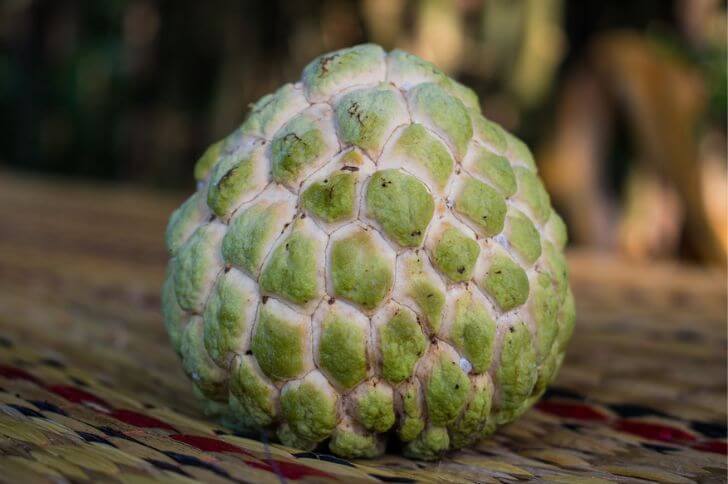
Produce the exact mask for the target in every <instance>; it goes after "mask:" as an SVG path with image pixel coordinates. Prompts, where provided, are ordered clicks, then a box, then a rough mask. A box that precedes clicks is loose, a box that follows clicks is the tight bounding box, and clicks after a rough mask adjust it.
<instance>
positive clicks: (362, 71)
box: [303, 44, 385, 102]
mask: <svg viewBox="0 0 728 484" xmlns="http://www.w3.org/2000/svg"><path fill="white" fill-rule="evenodd" d="M384 56H385V53H384V50H383V49H382V48H381V47H379V46H378V45H374V44H362V45H357V46H355V47H350V48H347V49H341V50H337V51H335V52H330V53H328V54H325V55H322V56H320V57H317V58H316V59H314V60H313V61H312V62H311V63H309V64H308V65H307V66H306V67H305V68H304V69H303V85H304V88H305V90H306V95H307V96H308V98H309V99H310V100H311V101H312V102H320V101H324V100H326V99H327V98H328V97H330V96H331V95H333V94H335V93H336V92H338V91H340V90H341V89H343V88H344V87H348V85H351V84H353V83H355V82H356V83H357V84H371V83H373V82H378V81H383V80H384V75H385V66H384ZM357 81H358V82H357Z"/></svg>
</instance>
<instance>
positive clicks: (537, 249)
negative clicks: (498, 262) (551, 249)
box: [508, 211, 541, 264]
mask: <svg viewBox="0 0 728 484" xmlns="http://www.w3.org/2000/svg"><path fill="white" fill-rule="evenodd" d="M508 226H509V230H508V232H509V233H508V243H509V244H510V245H511V247H513V249H514V250H515V251H516V253H517V254H518V255H520V256H521V257H522V258H523V260H525V261H526V262H527V263H528V264H533V263H534V262H536V260H537V259H538V258H539V257H540V256H541V236H540V235H539V233H538V229H537V228H536V226H535V225H533V222H531V219H529V218H528V217H526V216H525V215H523V214H522V213H521V212H518V211H513V213H511V214H509V216H508Z"/></svg>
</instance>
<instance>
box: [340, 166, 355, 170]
mask: <svg viewBox="0 0 728 484" xmlns="http://www.w3.org/2000/svg"><path fill="white" fill-rule="evenodd" d="M341 171H359V167H358V166H342V167H341Z"/></svg>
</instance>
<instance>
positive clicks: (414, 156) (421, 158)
mask: <svg viewBox="0 0 728 484" xmlns="http://www.w3.org/2000/svg"><path fill="white" fill-rule="evenodd" d="M393 155H394V156H398V157H403V158H404V159H405V160H407V161H409V160H411V161H413V162H415V163H417V164H418V165H420V166H421V167H422V168H424V169H425V170H427V172H428V173H429V174H430V176H431V177H432V179H433V180H434V181H435V183H436V185H437V187H438V188H440V189H443V188H445V185H447V182H448V180H449V179H450V175H451V174H452V171H453V165H454V160H453V159H452V155H450V152H449V151H448V150H447V148H446V147H445V145H444V144H443V143H442V141H440V140H439V139H438V138H437V136H435V135H434V134H432V133H431V132H430V131H429V130H428V129H427V128H425V127H424V126H423V125H421V124H418V123H413V124H410V125H409V126H407V127H406V128H404V130H403V131H402V133H401V134H400V136H399V138H398V139H397V142H396V143H395V145H394V149H393Z"/></svg>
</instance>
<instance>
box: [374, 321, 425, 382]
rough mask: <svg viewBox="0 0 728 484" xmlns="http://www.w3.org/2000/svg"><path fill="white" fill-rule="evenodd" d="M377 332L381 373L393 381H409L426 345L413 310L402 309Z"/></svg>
mask: <svg viewBox="0 0 728 484" xmlns="http://www.w3.org/2000/svg"><path fill="white" fill-rule="evenodd" d="M378 331H379V345H380V349H381V352H382V376H384V378H385V379H386V380H388V381H390V382H392V383H399V382H401V381H404V380H406V379H407V378H409V377H410V376H411V375H412V371H413V370H414V366H415V363H417V360H419V359H420V357H421V356H422V354H423V353H424V352H425V347H426V346H427V338H426V337H425V335H424V334H423V333H422V329H421V328H420V325H419V324H417V319H416V318H415V317H414V315H413V314H412V313H411V312H410V311H407V310H404V309H401V310H399V311H397V312H395V313H394V315H393V316H392V317H391V318H390V320H389V321H387V322H386V323H384V324H382V325H381V326H379V328H378Z"/></svg>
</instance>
